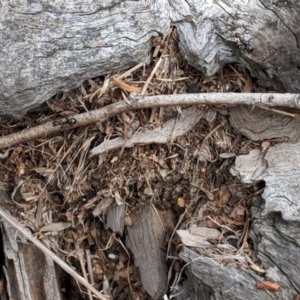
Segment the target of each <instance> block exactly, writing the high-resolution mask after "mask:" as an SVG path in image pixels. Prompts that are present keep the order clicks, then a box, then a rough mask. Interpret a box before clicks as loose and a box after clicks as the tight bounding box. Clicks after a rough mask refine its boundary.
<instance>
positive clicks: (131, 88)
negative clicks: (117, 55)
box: [112, 77, 142, 94]
mask: <svg viewBox="0 0 300 300" xmlns="http://www.w3.org/2000/svg"><path fill="white" fill-rule="evenodd" d="M112 81H113V83H114V84H115V85H116V86H118V87H119V88H120V89H122V90H124V91H126V92H129V93H133V92H135V93H138V94H140V93H141V92H142V88H141V87H138V86H132V85H129V84H128V83H126V82H125V81H123V80H120V79H117V78H116V77H113V78H112Z"/></svg>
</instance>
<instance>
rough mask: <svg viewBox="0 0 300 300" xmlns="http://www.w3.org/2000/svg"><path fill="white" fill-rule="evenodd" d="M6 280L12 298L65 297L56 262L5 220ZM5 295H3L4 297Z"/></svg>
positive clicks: (3, 236) (49, 298) (3, 237)
mask: <svg viewBox="0 0 300 300" xmlns="http://www.w3.org/2000/svg"><path fill="white" fill-rule="evenodd" d="M2 225H3V226H2V240H3V250H4V255H5V281H6V291H7V294H8V296H9V299H16V300H18V299H25V298H26V299H28V300H36V299H45V300H52V299H57V300H60V299H63V297H62V295H61V293H60V286H59V283H58V274H57V273H58V272H57V271H56V268H55V265H54V262H53V261H52V260H51V259H49V258H48V257H47V256H45V255H44V254H43V253H42V252H41V251H40V250H39V249H38V248H36V247H35V246H33V245H31V244H28V243H27V241H26V240H25V239H24V240H23V239H20V238H18V239H16V230H15V228H14V227H11V226H10V224H9V223H8V222H6V221H3V222H2ZM3 296H4V295H1V299H2V297H3Z"/></svg>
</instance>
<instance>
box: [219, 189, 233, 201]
mask: <svg viewBox="0 0 300 300" xmlns="http://www.w3.org/2000/svg"><path fill="white" fill-rule="evenodd" d="M230 196H231V195H230V192H229V190H228V188H227V185H225V184H223V185H221V187H220V189H219V203H220V204H221V205H226V204H227V202H228V200H229V199H230Z"/></svg>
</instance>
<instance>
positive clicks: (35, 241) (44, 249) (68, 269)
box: [0, 206, 108, 300]
mask: <svg viewBox="0 0 300 300" xmlns="http://www.w3.org/2000/svg"><path fill="white" fill-rule="evenodd" d="M0 216H1V217H2V218H3V219H5V221H7V222H8V223H9V224H10V225H12V226H13V227H14V228H15V229H16V230H18V231H19V232H21V233H22V234H23V235H24V236H25V237H26V238H27V239H28V240H29V241H30V242H32V243H33V244H34V245H35V246H36V247H37V248H39V249H40V250H41V251H42V252H43V253H44V254H45V255H47V256H48V257H50V258H51V259H52V260H53V261H54V262H56V263H57V264H58V265H59V266H60V267H61V268H62V269H63V270H65V271H66V272H67V273H68V274H69V275H71V276H72V277H73V278H74V279H75V280H77V281H78V282H79V283H80V284H82V285H83V286H84V287H86V288H87V289H88V290H90V291H91V292H92V293H93V294H95V295H96V296H97V297H98V298H99V299H101V300H107V299H108V298H106V297H105V296H103V295H102V294H101V293H100V292H99V291H97V290H96V289H95V288H94V287H93V286H92V285H90V284H89V283H88V282H87V281H86V280H85V279H84V278H83V277H82V276H80V275H79V274H78V273H77V272H76V271H75V270H74V269H72V268H71V267H70V266H69V265H67V264H66V263H65V262H64V261H62V260H61V259H60V258H59V257H58V256H57V255H56V254H55V253H53V252H52V251H51V250H50V249H48V248H47V247H46V246H45V245H44V244H43V243H42V242H41V241H39V240H38V239H36V238H35V237H34V236H33V235H32V234H31V233H30V232H29V231H27V230H26V229H25V228H24V227H23V226H21V225H20V224H19V223H18V221H16V220H15V219H14V218H13V217H12V216H10V215H9V214H8V212H6V211H5V210H4V208H2V207H1V206H0Z"/></svg>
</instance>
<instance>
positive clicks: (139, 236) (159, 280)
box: [126, 207, 170, 299]
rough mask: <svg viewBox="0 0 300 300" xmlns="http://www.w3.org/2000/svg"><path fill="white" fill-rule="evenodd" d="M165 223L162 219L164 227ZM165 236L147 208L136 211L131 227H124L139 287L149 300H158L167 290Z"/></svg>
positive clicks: (166, 222) (162, 229)
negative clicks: (144, 291) (136, 270)
mask: <svg viewBox="0 0 300 300" xmlns="http://www.w3.org/2000/svg"><path fill="white" fill-rule="evenodd" d="M166 218H169V219H170V216H168V217H166ZM168 223H170V221H167V220H166V219H164V224H165V227H166V228H167V224H168ZM165 234H166V232H165V230H164V227H163V226H162V224H161V220H160V216H158V215H157V214H156V213H155V211H154V210H153V209H152V208H150V207H149V208H145V209H143V210H142V211H140V212H139V213H138V215H137V216H135V217H134V218H133V225H132V226H130V227H128V228H127V236H126V245H127V246H128V247H129V248H130V250H131V251H132V253H133V255H134V262H135V266H136V267H137V268H138V271H139V272H138V273H139V275H140V279H141V283H142V286H143V288H144V289H145V290H146V291H147V293H148V294H149V295H150V296H151V299H161V296H162V295H163V294H164V293H165V292H166V291H167V265H166V259H165V252H164V251H163V248H164V240H165Z"/></svg>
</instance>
